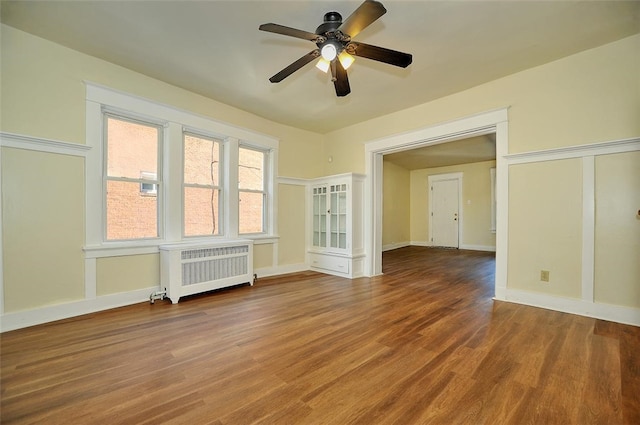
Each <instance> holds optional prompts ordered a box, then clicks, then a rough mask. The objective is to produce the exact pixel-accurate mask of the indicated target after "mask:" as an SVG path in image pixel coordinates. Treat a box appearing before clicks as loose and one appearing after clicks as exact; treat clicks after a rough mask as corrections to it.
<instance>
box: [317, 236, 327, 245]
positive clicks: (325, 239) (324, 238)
mask: <svg viewBox="0 0 640 425" xmlns="http://www.w3.org/2000/svg"><path fill="white" fill-rule="evenodd" d="M318 246H321V247H326V246H327V233H326V232H320V244H319V245H318Z"/></svg>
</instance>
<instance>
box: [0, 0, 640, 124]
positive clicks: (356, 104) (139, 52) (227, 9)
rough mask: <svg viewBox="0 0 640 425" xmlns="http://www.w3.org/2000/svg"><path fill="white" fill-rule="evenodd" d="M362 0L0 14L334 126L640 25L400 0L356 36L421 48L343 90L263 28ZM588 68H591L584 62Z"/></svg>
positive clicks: (241, 102)
mask: <svg viewBox="0 0 640 425" xmlns="http://www.w3.org/2000/svg"><path fill="white" fill-rule="evenodd" d="M360 3H361V1H301V0H289V1H253V2H250V1H179V0H174V1H90V0H84V1H56V0H48V1H8V0H2V2H1V10H0V14H1V18H2V22H4V23H6V24H8V25H11V26H13V27H15V28H18V29H21V30H24V31H26V32H29V33H32V34H35V35H38V36H40V37H43V38H46V39H49V40H52V41H54V42H57V43H60V44H62V45H65V46H68V47H70V48H72V49H76V50H79V51H81V52H84V53H87V54H89V55H92V56H96V57H99V58H102V59H105V60H107V61H109V62H113V63H116V64H119V65H121V66H124V67H126V68H130V69H132V70H135V71H138V72H140V73H143V74H146V75H149V76H151V77H153V78H156V79H159V80H162V81H166V82H167V83H170V84H173V85H176V86H179V87H182V88H185V89H187V90H190V91H193V92H195V93H199V94H201V95H204V96H207V97H210V98H213V99H215V100H218V101H220V102H223V103H225V104H228V105H232V106H235V107H237V108H240V109H242V110H246V111H249V112H252V113H254V114H256V115H259V116H262V117H265V118H268V119H270V120H273V121H276V122H280V123H283V124H287V125H291V126H294V127H298V128H302V129H308V130H311V131H315V132H318V133H326V132H329V131H332V130H335V129H339V128H342V127H345V126H348V125H351V124H354V123H358V122H362V121H364V120H367V119H370V118H374V117H376V116H380V115H384V114H388V113H390V112H394V111H397V110H401V109H404V108H408V107H411V106H414V105H418V104H421V103H425V102H428V101H430V100H433V99H436V98H439V97H442V96H445V95H448V94H451V93H455V92H458V91H461V90H464V89H467V88H470V87H472V86H475V85H478V84H481V83H484V82H487V81H490V80H493V79H496V78H499V77H502V76H505V75H508V74H512V73H515V72H518V71H521V70H523V69H526V68H530V67H533V66H537V65H540V64H543V63H547V62H549V61H553V60H556V59H559V58H561V57H564V56H567V55H570V54H573V53H576V52H579V51H582V50H585V49H589V48H592V47H596V46H599V45H602V44H606V43H609V42H612V41H615V40H617V39H620V38H624V37H627V36H630V35H632V34H635V33H637V32H640V2H638V1H398V0H383V3H384V5H385V7H386V8H387V10H388V12H387V14H386V15H384V16H382V18H380V19H379V20H378V21H376V22H375V23H374V24H372V25H371V26H370V27H368V28H366V29H365V30H364V31H362V32H361V33H360V34H359V35H358V36H357V37H356V38H355V40H356V41H361V42H365V43H368V44H374V45H379V46H382V47H387V48H390V49H394V50H400V51H403V52H407V53H411V54H413V64H412V65H410V66H409V67H408V68H407V69H401V68H396V67H393V66H390V65H386V64H382V63H378V62H374V61H371V60H368V59H364V58H357V59H356V63H355V64H354V65H353V66H352V68H350V69H349V80H350V84H351V94H350V95H348V96H347V97H345V98H337V97H336V96H335V91H334V88H333V83H332V82H331V81H330V77H329V76H328V75H327V74H323V73H322V72H320V71H318V70H317V69H316V68H315V67H314V66H313V64H309V65H307V66H306V67H304V68H303V69H301V70H299V71H297V72H296V73H294V74H293V75H291V76H290V77H288V78H287V79H285V80H284V81H283V82H281V83H279V84H272V83H270V82H269V80H268V79H269V77H271V76H272V75H273V74H275V73H276V72H278V71H280V70H281V69H282V68H284V67H285V66H287V65H289V64H290V63H291V62H293V61H294V60H296V59H298V58H300V57H301V56H303V55H304V54H306V53H307V52H309V51H310V50H312V49H314V48H315V45H314V44H313V43H311V42H309V41H305V40H300V39H296V38H291V37H285V36H281V35H277V34H272V33H266V32H262V31H258V26H259V25H260V24H262V23H267V22H274V23H278V24H281V25H285V26H290V27H294V28H299V29H302V30H306V31H309V32H314V31H315V28H316V27H317V26H318V25H319V24H320V23H321V22H322V18H323V15H324V14H325V13H326V12H328V11H338V12H340V13H341V14H342V15H343V18H346V17H347V16H348V15H350V14H351V12H352V11H353V10H355V9H356V8H357V7H358V6H359V4H360ZM585 72H588V70H585Z"/></svg>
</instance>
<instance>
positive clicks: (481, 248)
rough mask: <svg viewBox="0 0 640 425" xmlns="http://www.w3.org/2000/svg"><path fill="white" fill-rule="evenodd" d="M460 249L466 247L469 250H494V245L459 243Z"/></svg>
mask: <svg viewBox="0 0 640 425" xmlns="http://www.w3.org/2000/svg"><path fill="white" fill-rule="evenodd" d="M460 249H468V250H471V251H488V252H496V247H495V246H487V245H467V244H462V245H460Z"/></svg>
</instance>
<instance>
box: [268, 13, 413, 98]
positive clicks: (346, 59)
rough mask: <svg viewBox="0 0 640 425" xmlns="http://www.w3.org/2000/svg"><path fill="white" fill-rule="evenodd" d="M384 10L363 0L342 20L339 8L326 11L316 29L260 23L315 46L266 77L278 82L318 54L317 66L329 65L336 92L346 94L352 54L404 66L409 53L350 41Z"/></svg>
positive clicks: (325, 66)
mask: <svg viewBox="0 0 640 425" xmlns="http://www.w3.org/2000/svg"><path fill="white" fill-rule="evenodd" d="M386 12H387V9H385V8H384V6H383V5H382V3H380V2H378V1H374V0H365V2H364V3H362V4H361V5H360V6H359V7H358V8H357V9H356V10H355V11H354V12H353V13H352V14H351V15H350V16H349V17H348V18H347V19H346V20H344V21H343V20H342V15H340V14H339V13H338V12H328V13H326V14H325V15H324V22H323V23H322V24H320V26H318V28H317V29H316V32H315V33H311V32H307V31H303V30H299V29H295V28H290V27H285V26H283V25H278V24H272V23H269V24H262V25H260V28H259V29H260V30H261V31H267V32H273V33H276V34H282V35H287V36H290V37H297V38H301V39H304V40H309V41H312V42H314V43H315V44H316V46H317V48H316V49H314V50H312V51H310V52H309V53H307V54H306V55H304V56H303V57H301V58H300V59H298V60H297V61H295V62H293V63H292V64H291V65H289V66H287V67H286V68H284V69H283V70H282V71H280V72H278V73H277V74H275V75H274V76H273V77H271V78H269V81H271V82H272V83H279V82H280V81H282V80H284V79H285V78H287V77H288V76H289V75H291V74H293V73H294V72H296V71H297V70H299V69H300V68H302V67H303V66H305V65H306V64H308V63H309V62H311V61H313V60H314V59H316V58H320V59H319V61H318V63H317V64H316V67H318V68H319V69H321V70H322V71H324V72H327V71H328V70H329V69H331V76H332V78H331V79H332V81H333V84H334V86H335V89H336V95H337V96H346V95H348V94H349V93H351V88H350V86H349V78H348V77H347V68H349V66H351V64H352V63H353V61H354V56H359V57H363V58H367V59H372V60H376V61H379V62H384V63H388V64H390V65H395V66H399V67H402V68H406V67H407V66H409V65H410V64H411V61H412V60H413V57H412V56H411V55H410V54H408V53H402V52H398V51H396V50H390V49H385V48H384V47H378V46H372V45H370V44H365V43H359V42H357V41H353V37H355V36H356V35H358V34H359V33H360V31H362V30H363V29H365V28H366V27H368V26H369V25H371V24H372V23H373V22H375V21H376V20H377V19H378V18H380V17H381V16H382V15H384V14H385V13H386Z"/></svg>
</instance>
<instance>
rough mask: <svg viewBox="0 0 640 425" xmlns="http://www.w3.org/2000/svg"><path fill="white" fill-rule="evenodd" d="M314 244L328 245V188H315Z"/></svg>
mask: <svg viewBox="0 0 640 425" xmlns="http://www.w3.org/2000/svg"><path fill="white" fill-rule="evenodd" d="M313 246H319V247H326V246H327V188H326V187H314V188H313Z"/></svg>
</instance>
